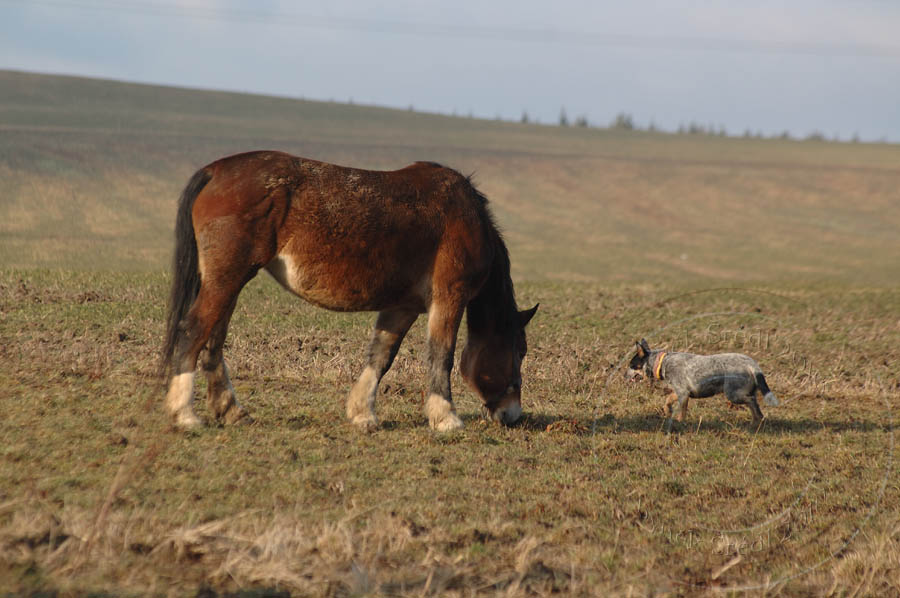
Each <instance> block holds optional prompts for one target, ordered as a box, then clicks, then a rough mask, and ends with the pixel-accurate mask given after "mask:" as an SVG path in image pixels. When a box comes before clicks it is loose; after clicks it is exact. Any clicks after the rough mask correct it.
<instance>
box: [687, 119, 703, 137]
mask: <svg viewBox="0 0 900 598" xmlns="http://www.w3.org/2000/svg"><path fill="white" fill-rule="evenodd" d="M688 133H690V134H691V135H703V134H704V133H706V130H705V129H704V128H703V125H698V124H697V123H695V122H694V121H691V124H689V125H688Z"/></svg>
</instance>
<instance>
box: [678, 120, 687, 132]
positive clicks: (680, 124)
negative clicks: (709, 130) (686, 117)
mask: <svg viewBox="0 0 900 598" xmlns="http://www.w3.org/2000/svg"><path fill="white" fill-rule="evenodd" d="M686 132H687V130H686V129H685V128H684V123H678V134H679V135H684V134H685V133H686Z"/></svg>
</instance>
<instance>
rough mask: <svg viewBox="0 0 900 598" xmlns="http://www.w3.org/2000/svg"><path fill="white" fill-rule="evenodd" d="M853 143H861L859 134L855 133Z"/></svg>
mask: <svg viewBox="0 0 900 598" xmlns="http://www.w3.org/2000/svg"><path fill="white" fill-rule="evenodd" d="M850 142H851V143H859V133H854V134H853V137H851V138H850Z"/></svg>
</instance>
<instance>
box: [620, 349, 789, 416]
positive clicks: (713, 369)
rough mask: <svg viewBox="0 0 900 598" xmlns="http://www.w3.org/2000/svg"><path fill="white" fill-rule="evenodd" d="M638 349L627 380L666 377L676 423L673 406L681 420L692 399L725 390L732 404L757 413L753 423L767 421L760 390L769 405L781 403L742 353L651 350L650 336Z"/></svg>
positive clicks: (756, 366) (668, 402)
mask: <svg viewBox="0 0 900 598" xmlns="http://www.w3.org/2000/svg"><path fill="white" fill-rule="evenodd" d="M635 345H636V347H637V352H636V353H635V355H634V357H632V358H631V362H630V363H629V364H628V369H627V370H626V371H625V379H626V380H630V381H635V380H641V379H643V378H645V377H646V378H650V379H654V378H655V379H657V380H662V381H664V382H665V383H666V385H667V386H668V387H669V392H668V394H667V395H666V405H665V412H666V416H667V417H668V418H669V419H668V421H669V425H670V426H671V422H672V411H673V410H672V406H673V405H675V404H677V407H678V421H684V417H685V415H686V414H687V409H688V400H689V399H691V398H698V399H700V398H706V397H711V396H713V395H716V394H719V393H724V394H725V396H726V397H727V398H728V400H729V401H731V404H732V405H735V406H736V405H746V406H747V408H748V409H749V410H750V413H751V414H752V415H753V423H754V425H756V426H759V424H760V422H762V420H763V414H762V411H760V409H759V403H757V402H756V393H757V392H758V393H760V394H761V395H762V397H763V401H765V403H766V404H767V405H773V406H775V405H778V399H777V398H776V397H775V393H773V392H772V391H771V390H770V389H769V385H768V384H766V377H765V376H764V375H763V373H762V370H761V369H760V367H759V364H758V363H756V361H754V360H753V358H751V357H748V356H746V355H743V354H741V353H719V354H717V355H695V354H694V353H676V352H669V351H661V350H655V351H654V350H651V349H650V345H648V344H647V341H646V339H641V340H640V342H638V343H635Z"/></svg>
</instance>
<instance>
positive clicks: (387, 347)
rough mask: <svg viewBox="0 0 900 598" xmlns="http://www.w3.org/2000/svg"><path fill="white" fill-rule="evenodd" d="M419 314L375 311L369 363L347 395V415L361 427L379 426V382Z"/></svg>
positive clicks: (369, 428) (400, 311) (373, 427)
mask: <svg viewBox="0 0 900 598" xmlns="http://www.w3.org/2000/svg"><path fill="white" fill-rule="evenodd" d="M418 316H419V314H417V313H415V312H409V311H402V310H385V311H382V312H380V313H379V314H378V319H377V320H376V321H375V330H374V331H373V332H372V342H371V343H370V344H369V360H368V363H367V364H366V368H365V369H364V370H363V372H362V374H361V375H360V376H359V379H358V380H357V381H356V383H355V384H354V385H353V388H352V389H351V390H350V396H348V397H347V418H348V419H349V420H350V421H351V422H352V423H353V424H355V425H357V426H359V427H360V428H362V429H364V430H374V429H375V428H376V427H377V426H378V420H377V419H375V396H376V395H377V393H378V383H379V382H380V381H381V377H382V376H384V373H385V372H387V371H388V370H389V369H390V367H391V364H392V363H394V357H396V355H397V350H398V349H399V348H400V343H401V342H403V337H404V336H406V332H407V331H408V330H409V327H410V326H412V324H413V322H415V321H416V318H417V317H418Z"/></svg>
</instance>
